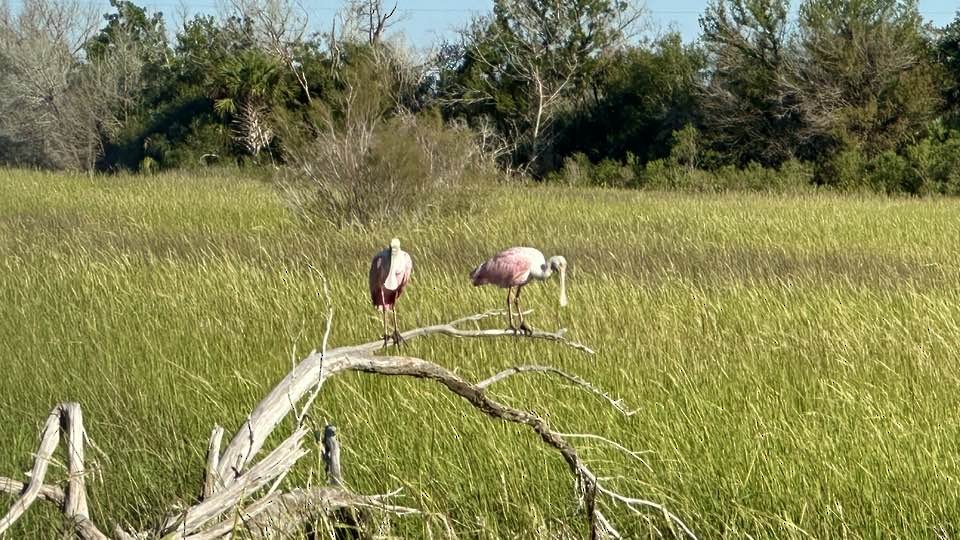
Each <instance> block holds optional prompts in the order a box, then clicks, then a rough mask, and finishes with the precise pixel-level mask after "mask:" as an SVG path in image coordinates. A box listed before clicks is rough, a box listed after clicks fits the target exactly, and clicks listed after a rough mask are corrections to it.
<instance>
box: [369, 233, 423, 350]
mask: <svg viewBox="0 0 960 540" xmlns="http://www.w3.org/2000/svg"><path fill="white" fill-rule="evenodd" d="M412 272H413V260H412V259H410V254H409V253H407V252H406V251H403V250H402V249H400V240H398V239H396V238H394V239H393V240H390V246H389V247H387V248H386V249H384V250H383V251H381V252H380V253H377V254H376V255H375V256H374V257H373V261H372V262H371V263H370V300H371V301H372V302H373V306H374V307H375V308H377V310H378V311H380V312H381V313H383V346H384V347H386V346H387V340H388V339H389V338H393V342H394V343H396V344H397V345H398V346H399V345H400V343H401V342H402V341H403V338H402V337H400V330H399V329H398V328H397V326H398V323H397V299H399V298H400V295H401V294H403V290H404V289H405V288H406V287H407V283H409V282H410V274H411V273H412ZM388 311H392V312H393V334H387V312H388Z"/></svg>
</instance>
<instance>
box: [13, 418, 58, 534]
mask: <svg viewBox="0 0 960 540" xmlns="http://www.w3.org/2000/svg"><path fill="white" fill-rule="evenodd" d="M59 438H60V405H57V406H56V407H54V408H53V410H52V411H50V414H49V415H48V416H47V422H46V424H44V426H43V431H42V432H41V433H40V446H39V448H37V453H36V458H35V459H34V462H33V469H31V471H30V482H28V483H27V487H26V488H25V489H24V490H23V493H22V494H21V495H20V498H19V499H17V500H16V501H15V502H14V503H13V506H11V507H10V510H8V511H7V515H5V516H4V517H3V518H2V519H0V535H2V534H3V533H4V532H6V530H7V529H9V528H10V526H11V525H13V524H14V523H15V522H16V521H17V520H18V519H20V516H22V515H23V513H24V512H26V511H27V509H28V508H30V505H31V504H33V501H35V500H36V499H37V497H38V496H39V495H40V490H41V489H42V488H43V479H44V477H45V476H46V474H47V466H48V465H49V464H50V458H51V457H52V456H53V451H54V450H56V448H57V441H58V439H59Z"/></svg>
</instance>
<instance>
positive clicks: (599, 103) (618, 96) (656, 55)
mask: <svg viewBox="0 0 960 540" xmlns="http://www.w3.org/2000/svg"><path fill="white" fill-rule="evenodd" d="M704 64H705V58H704V54H703V51H702V50H701V49H700V48H699V47H697V46H696V45H692V44H690V45H685V44H684V43H683V41H682V40H681V38H680V35H679V34H677V33H669V34H667V35H665V36H663V37H661V38H659V39H657V40H655V41H654V42H653V43H651V44H650V45H649V46H635V47H628V48H625V49H623V50H621V51H617V52H616V53H615V54H612V55H610V57H609V58H607V59H606V62H604V64H603V67H602V69H599V70H597V73H596V76H595V77H594V79H593V80H592V81H591V85H590V89H589V92H588V97H589V99H587V100H586V103H585V104H584V105H583V106H582V107H580V108H578V109H577V110H575V111H574V112H573V113H572V114H570V115H568V116H567V117H564V118H561V119H560V120H559V121H558V125H557V128H556V129H557V152H558V153H559V154H561V155H563V156H569V155H573V154H574V153H576V152H583V153H585V154H586V155H587V156H589V157H590V159H591V160H593V161H595V162H599V161H601V160H603V159H606V158H612V159H616V160H620V161H622V160H624V159H626V158H627V157H628V156H629V155H630V154H633V155H634V156H638V157H640V158H641V159H642V160H644V161H646V160H650V159H658V158H663V157H666V156H667V155H669V153H670V146H671V140H672V133H673V132H674V131H675V130H679V129H681V128H683V127H684V126H685V125H687V124H691V123H697V122H698V119H699V114H698V113H699V101H698V100H699V95H698V88H699V86H698V85H699V82H700V76H701V72H702V70H703V69H704V67H705V66H704Z"/></svg>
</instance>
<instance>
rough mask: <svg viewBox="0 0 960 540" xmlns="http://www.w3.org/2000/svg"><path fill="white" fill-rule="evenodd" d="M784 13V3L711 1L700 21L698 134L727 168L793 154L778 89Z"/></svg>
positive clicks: (786, 109)
mask: <svg viewBox="0 0 960 540" xmlns="http://www.w3.org/2000/svg"><path fill="white" fill-rule="evenodd" d="M788 12H789V0H712V2H711V3H710V4H709V5H708V6H707V9H706V11H705V12H704V14H703V16H702V17H700V26H701V28H702V29H703V37H702V41H703V45H704V47H705V49H706V52H707V55H708V61H709V70H708V78H707V79H706V81H705V84H704V86H703V101H702V104H703V112H704V117H703V123H704V128H705V129H704V133H705V134H706V135H707V138H708V141H709V144H711V146H713V147H714V148H715V149H716V150H718V151H720V152H721V154H722V155H726V156H729V157H728V159H729V161H731V162H733V163H736V164H740V165H745V164H746V163H748V162H750V161H756V162H759V163H763V164H765V165H777V164H779V163H782V162H783V161H785V160H787V159H790V158H791V157H793V156H794V155H795V154H796V151H797V146H798V140H797V137H796V134H797V133H798V129H799V127H800V123H799V118H798V114H797V113H796V112H795V111H794V110H793V108H792V107H791V104H790V103H788V102H785V101H784V99H783V95H782V92H781V89H780V82H781V81H782V80H783V79H784V77H785V75H786V73H787V70H788V67H789V57H788V55H789V52H790V51H789V48H788V46H787V45H788V43H787V40H788V25H787V14H788Z"/></svg>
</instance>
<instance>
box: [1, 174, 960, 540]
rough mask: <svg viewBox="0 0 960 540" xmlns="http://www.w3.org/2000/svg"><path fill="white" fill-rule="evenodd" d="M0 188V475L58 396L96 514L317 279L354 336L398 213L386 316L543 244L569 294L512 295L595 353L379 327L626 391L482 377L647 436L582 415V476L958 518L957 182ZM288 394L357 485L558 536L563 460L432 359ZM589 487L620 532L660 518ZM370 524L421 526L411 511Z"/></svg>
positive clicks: (414, 317)
mask: <svg viewBox="0 0 960 540" xmlns="http://www.w3.org/2000/svg"><path fill="white" fill-rule="evenodd" d="M0 193H2V197H0V254H2V256H0V305H2V306H3V308H2V309H3V316H2V317H0V343H2V344H3V357H2V359H0V366H2V370H3V377H2V378H0V441H2V443H0V474H2V475H8V476H16V477H22V471H24V470H26V469H27V468H28V464H29V461H30V456H31V452H33V451H34V449H35V445H36V440H37V432H38V429H39V426H40V424H41V423H42V422H43V420H44V419H45V416H46V413H47V412H48V411H49V409H50V408H51V406H52V405H53V404H54V403H55V402H57V401H61V400H68V399H69V400H77V401H79V402H81V403H82V405H83V407H84V412H85V417H86V423H87V430H88V432H89V434H90V436H91V438H92V439H93V440H94V441H95V442H96V443H97V445H98V446H99V447H100V448H102V450H103V454H99V453H96V452H94V454H93V459H94V461H95V462H96V463H97V465H98V466H99V468H98V471H99V474H98V481H97V482H95V483H94V484H93V486H92V488H91V490H92V492H91V501H92V512H93V513H94V517H95V519H98V520H101V521H103V522H104V523H105V525H109V526H111V527H112V524H113V523H115V522H120V523H124V524H130V525H133V526H138V527H139V526H148V525H150V524H152V523H153V522H154V521H155V520H156V519H157V517H158V515H159V513H160V512H161V511H162V510H163V509H166V508H169V507H170V506H172V505H174V504H175V503H176V502H177V501H190V500H192V499H193V497H195V495H196V493H197V489H198V487H199V484H200V478H199V471H200V468H201V464H202V460H203V452H204V450H205V444H206V442H205V441H206V438H207V436H208V434H209V431H210V429H211V427H212V425H213V424H214V423H221V424H223V425H225V426H226V427H227V429H228V431H230V430H232V429H234V428H236V426H237V425H238V424H239V423H240V422H241V421H242V418H243V416H244V415H245V414H246V413H247V412H248V411H249V410H250V409H251V407H252V406H253V405H254V404H255V403H256V401H257V400H258V399H259V398H260V397H261V396H262V395H263V393H264V392H265V391H267V390H268V389H269V388H270V387H271V386H272V385H273V384H274V383H275V382H276V381H277V380H278V379H279V378H281V377H282V376H283V375H284V374H285V373H286V371H287V370H288V369H289V368H290V366H291V362H292V360H293V359H294V358H297V357H300V356H303V355H304V354H305V353H306V352H309V350H310V349H312V348H314V347H317V346H318V345H319V344H320V342H321V339H322V334H323V328H324V320H325V314H326V312H327V308H328V306H327V304H326V300H325V299H324V297H323V295H322V294H321V293H320V291H321V290H322V282H323V280H324V279H326V280H327V281H328V283H329V286H330V288H331V291H332V298H333V299H334V306H333V307H334V310H335V314H334V320H333V324H334V331H333V336H332V341H333V343H334V344H348V343H354V342H360V341H366V340H369V339H372V338H375V337H376V335H377V333H378V321H377V319H376V316H375V313H374V312H373V311H372V309H371V308H370V307H369V306H368V305H367V299H366V291H365V282H366V269H367V265H368V264H369V257H370V256H371V255H372V254H373V253H374V252H375V250H376V249H378V248H379V247H381V246H382V245H383V244H384V243H385V242H386V241H387V240H389V238H390V237H391V236H394V235H395V236H399V237H400V238H401V239H402V240H403V242H404V248H405V249H407V250H408V251H409V252H410V253H411V254H412V255H413V257H414V262H415V265H416V269H415V271H414V278H413V283H412V284H411V286H410V289H409V291H408V295H407V296H406V297H405V298H404V299H403V301H402V302H401V304H400V309H401V310H402V311H401V317H402V322H403V324H404V325H405V326H407V327H411V326H414V325H423V324H430V323H435V322H439V321H444V320H450V319H454V318H457V317H459V316H461V315H463V314H466V313H473V312H478V311H483V310H486V309H491V308H496V307H499V306H500V305H501V304H502V302H503V298H502V296H503V295H502V294H501V291H499V290H495V289H491V288H473V287H470V286H469V285H468V281H467V278H466V276H467V273H468V272H469V269H470V268H472V267H473V266H474V265H475V264H476V263H478V262H479V261H481V260H483V258H484V257H486V256H488V255H489V254H492V253H493V252H495V251H496V250H497V249H499V248H502V247H505V246H509V245H516V244H530V245H535V246H538V247H540V248H541V249H542V250H543V251H544V252H545V253H546V254H548V255H550V254H554V253H562V254H564V255H566V256H567V258H568V260H570V261H571V265H572V270H571V279H570V280H569V286H570V291H569V295H570V299H571V305H570V306H569V308H568V309H567V310H566V311H565V312H564V313H562V314H560V313H558V308H557V307H556V303H557V290H556V284H554V283H549V284H545V285H543V284H541V285H535V286H532V287H531V288H530V289H529V291H528V292H527V293H526V294H525V295H524V297H525V299H526V300H527V303H528V304H529V307H531V308H533V309H535V310H536V311H535V313H534V314H533V316H532V317H533V322H534V323H535V324H537V325H540V326H542V327H548V328H555V327H557V326H559V325H561V324H562V325H563V326H565V327H567V328H569V331H570V333H571V334H572V335H574V336H576V338H577V339H579V340H582V341H584V342H586V343H590V344H593V345H595V346H596V347H597V348H598V349H599V353H598V355H596V356H595V357H586V356H583V355H580V354H576V353H574V352H571V351H567V350H565V349H561V348H558V347H554V346H550V345H544V344H535V343H530V342H528V341H524V340H503V341H496V342H482V343H481V342H472V341H455V340H446V339H443V338H434V339H428V340H423V341H414V342H412V343H410V346H409V349H408V350H407V351H406V352H408V353H409V354H411V355H416V356H421V357H424V358H428V359H431V360H434V361H437V362H439V363H441V364H443V365H446V366H448V367H450V368H452V369H454V370H455V371H457V372H458V373H461V374H462V375H464V376H466V377H472V378H481V377H485V376H487V375H489V374H492V373H493V372H495V371H497V370H499V369H500V368H503V367H506V366H509V365H513V364H518V363H550V364H552V365H556V366H558V367H562V368H564V369H567V370H570V371H572V372H575V373H577V374H579V375H581V376H584V377H587V378H589V379H591V380H593V381H595V382H596V383H597V384H599V385H601V386H603V387H605V388H607V389H609V390H610V391H611V393H613V394H614V395H617V396H621V397H623V398H624V399H625V400H626V401H627V403H628V404H629V405H630V406H632V407H634V408H636V409H637V413H636V414H634V415H633V416H631V417H629V418H627V417H622V416H619V415H617V414H616V413H615V412H613V411H610V410H608V408H606V407H605V406H604V404H603V403H601V402H599V401H598V400H596V399H594V398H592V397H590V396H588V395H584V394H582V393H580V392H578V391H576V390H574V389H572V388H569V387H567V386H565V385H563V384H561V383H558V382H557V381H553V380H549V379H543V378H537V377H535V376H532V377H526V378H518V379H516V380H513V381H510V382H508V383H506V384H504V385H502V386H498V387H496V388H495V389H494V391H495V392H496V394H497V396H498V397H499V398H500V399H503V400H505V401H507V402H509V403H511V404H514V405H516V406H519V407H522V408H526V409H530V410H534V411H537V412H539V413H541V414H546V415H547V416H548V417H549V420H550V422H551V425H553V426H554V427H556V428H557V429H560V430H561V431H565V432H573V433H578V432H579V433H584V432H592V433H599V434H603V435H605V436H608V437H610V438H613V439H615V440H617V441H619V442H621V443H622V444H624V445H625V446H627V447H630V448H632V449H635V450H638V451H642V452H644V462H642V463H641V462H637V461H632V460H629V459H626V458H624V457H623V456H622V455H619V454H618V453H616V452H613V451H610V450H609V449H608V448H604V447H602V446H598V445H597V444H595V443H592V442H590V441H587V440H583V441H580V443H581V447H582V451H583V453H584V455H585V456H587V458H588V459H589V460H590V463H591V464H593V465H594V466H595V467H596V469H597V470H598V472H599V473H600V474H601V475H605V476H610V477H613V479H612V480H611V482H612V483H613V484H614V485H616V486H617V487H619V488H621V489H622V490H624V491H629V492H632V493H635V494H638V495H643V496H645V497H647V498H650V499H654V500H658V501H662V502H664V503H666V504H667V505H668V506H669V507H670V509H671V510H672V511H674V512H675V513H677V514H679V515H680V516H681V517H683V518H684V520H685V521H686V522H687V523H689V524H690V525H691V526H692V527H693V528H694V529H695V530H696V531H698V532H699V533H700V534H701V536H702V537H708V538H709V537H724V536H726V537H743V536H747V535H750V536H754V537H776V538H783V537H806V536H813V537H837V536H843V535H849V536H854V537H870V538H876V537H890V536H897V537H931V536H936V535H945V536H953V535H955V534H957V530H956V525H955V524H956V519H957V516H958V515H960V480H958V478H960V450H958V448H957V444H956V441H958V440H960V427H958V422H957V421H956V418H957V413H958V411H960V380H958V375H957V374H958V371H960V365H958V353H957V350H958V348H957V346H956V343H957V341H958V340H960V328H958V324H957V321H958V320H960V289H958V287H957V283H958V277H960V271H958V268H957V264H956V253H958V252H960V218H958V212H957V211H958V209H960V208H958V204H957V203H956V202H954V201H951V200H916V199H888V198H870V197H862V198H840V197H837V196H833V195H828V194H818V193H809V194H801V195H792V196H780V195H736V196H734V195H689V194H688V195H677V194H669V193H664V194H661V193H635V192H622V191H611V190H585V189H547V188H534V187H529V188H513V189H506V188H505V189H500V190H493V191H492V192H490V193H489V197H490V200H489V201H488V202H487V204H486V205H485V206H486V207H487V210H486V211H485V212H483V213H481V214H479V215H471V216H466V217H464V216H459V217H457V218H456V219H453V218H451V219H447V220H443V219H432V220H419V221H405V222H400V223H397V224H395V225H394V226H393V227H392V228H387V227H385V226H379V227H373V228H371V229H367V230H359V229H351V228H347V229H342V230H334V229H332V228H324V227H317V226H311V227H303V226H301V225H300V224H299V223H297V222H296V221H295V218H293V217H291V214H290V213H289V212H288V211H287V210H286V209H285V208H284V207H283V205H282V203H281V201H280V199H279V197H278V196H277V195H276V194H275V192H274V191H273V190H272V189H271V188H270V186H269V185H267V184H264V183H261V182H258V181H256V180H250V179H243V178H237V177H234V175H231V174H212V175H208V176H205V177H190V176H184V175H175V176H166V175H161V176H155V177H147V178H141V177H116V178H106V179H93V180H91V179H89V178H86V177H70V176H62V175H48V174H44V173H35V172H10V171H5V172H2V173H0ZM491 324H500V322H499V321H496V322H491ZM314 417H315V419H316V421H317V422H318V423H319V424H322V422H323V421H324V420H331V421H333V422H335V423H336V424H337V425H338V426H339V428H340V433H341V438H342V443H343V445H344V472H345V475H346V477H347V480H348V482H350V484H351V485H352V486H353V487H354V488H355V489H357V490H359V491H363V492H384V491H388V490H391V489H393V488H396V487H403V488H404V494H405V496H406V498H405V499H404V501H403V502H404V503H406V504H409V505H413V506H419V507H423V508H425V509H427V510H429V511H435V512H442V513H444V514H446V515H448V516H449V517H450V518H451V520H452V522H453V523H454V524H455V525H456V528H457V530H458V532H459V533H460V534H461V535H462V536H464V537H467V538H520V537H542V538H555V537H570V536H573V537H577V536H581V535H582V527H581V524H582V522H581V518H580V516H579V514H578V509H577V508H576V506H575V503H574V501H573V499H572V497H571V494H572V491H571V486H570V480H569V478H568V473H567V471H566V469H565V467H564V464H563V462H562V461H561V460H560V458H559V457H558V456H556V455H554V454H552V453H551V452H549V451H548V450H547V449H545V448H544V447H543V445H542V444H541V443H540V442H539V441H538V440H537V439H536V437H535V436H533V435H532V434H531V433H528V432H526V431H524V430H522V429H519V428H516V427H514V426H510V425H506V424H503V423H496V422H491V421H489V420H488V419H486V418H483V417H481V416H480V415H479V414H478V413H477V412H475V411H473V410H472V409H470V408H469V407H468V406H467V405H465V404H464V403H463V402H461V401H460V400H458V399H455V398H453V397H451V396H449V395H447V394H445V393H444V392H443V391H440V389H438V388H436V387H434V386H432V384H431V383H429V382H422V381H407V380H391V379H375V378H372V377H370V376H363V375H348V376H344V377H341V378H339V379H335V380H334V381H333V382H332V383H331V384H330V385H329V386H328V387H327V388H326V389H325V390H324V392H323V394H322V395H321V400H320V401H319V402H318V405H317V408H316V410H315V413H314ZM301 465H302V466H300V467H299V469H298V470H297V471H295V473H296V474H295V475H293V477H291V478H290V479H289V480H288V482H290V483H304V482H311V481H316V479H317V475H318V473H319V471H318V470H317V466H316V456H311V457H308V458H307V459H305V460H304V462H303V463H302V464H301ZM53 474H55V475H60V477H62V476H63V474H64V471H63V470H62V469H59V468H54V469H53ZM100 478H102V482H100V481H99V479H100ZM31 512H32V514H31V515H30V516H28V519H25V520H23V521H22V523H21V524H20V525H19V526H18V528H17V529H16V530H15V531H14V535H15V536H16V537H49V536H52V535H53V534H55V531H56V530H57V528H58V527H59V525H60V521H59V520H58V518H57V517H56V516H55V515H54V514H52V513H50V512H47V511H43V510H40V508H39V507H38V508H36V509H34V510H32V511H31ZM614 514H615V515H617V516H618V517H619V518H621V520H624V521H627V522H629V523H631V525H629V526H628V527H626V530H625V531H623V532H626V533H628V534H629V535H630V536H631V537H637V536H641V537H642V536H648V535H656V534H657V533H658V531H659V532H665V531H667V529H666V525H665V522H664V521H663V520H662V519H661V518H660V517H659V516H656V515H650V516H649V517H648V519H641V518H630V517H629V516H626V515H624V514H623V513H617V512H614ZM393 525H394V527H395V532H397V533H398V534H400V535H402V536H406V537H411V536H412V537H418V536H426V535H428V534H433V535H434V536H442V535H443V533H442V527H440V526H439V525H438V523H437V522H436V521H435V520H430V519H427V520H421V519H417V518H405V519H403V520H399V521H395V522H394V523H393ZM428 529H429V530H428Z"/></svg>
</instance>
